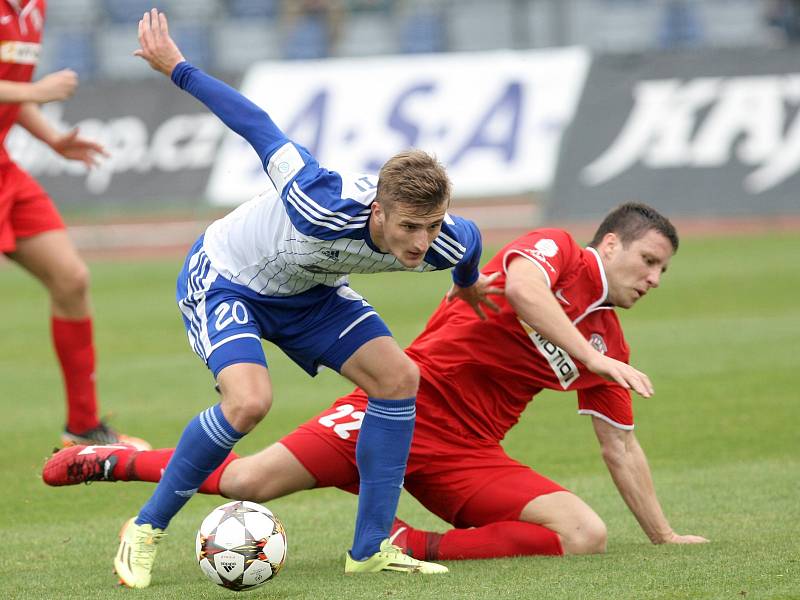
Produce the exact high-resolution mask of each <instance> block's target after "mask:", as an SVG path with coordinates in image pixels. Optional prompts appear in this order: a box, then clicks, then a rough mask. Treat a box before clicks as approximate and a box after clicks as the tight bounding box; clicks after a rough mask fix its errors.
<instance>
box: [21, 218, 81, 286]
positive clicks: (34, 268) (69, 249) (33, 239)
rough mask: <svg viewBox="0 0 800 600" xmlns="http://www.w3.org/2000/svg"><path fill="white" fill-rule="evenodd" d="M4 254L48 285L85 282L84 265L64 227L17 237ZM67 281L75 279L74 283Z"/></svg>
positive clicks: (68, 284)
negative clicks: (13, 248)
mask: <svg viewBox="0 0 800 600" xmlns="http://www.w3.org/2000/svg"><path fill="white" fill-rule="evenodd" d="M16 246H17V247H16V249H15V250H14V251H13V252H9V253H8V257H9V258H11V259H12V260H13V261H15V262H16V263H18V264H19V265H20V266H21V267H23V268H24V269H25V270H26V271H28V272H30V273H31V274H32V275H33V276H34V277H36V278H37V279H39V280H40V281H41V282H42V283H43V284H44V285H45V286H46V287H47V288H48V289H51V290H54V291H57V290H58V288H60V287H80V288H81V289H83V288H84V287H85V285H86V283H87V282H88V276H89V275H88V269H87V267H86V264H85V263H84V262H83V259H81V257H80V256H79V255H78V251H77V249H76V248H75V245H74V244H73V242H72V240H71V239H70V237H69V235H68V234H67V232H66V230H64V229H53V230H50V231H45V232H42V233H37V234H34V235H32V236H30V237H24V238H18V239H17V242H16ZM70 282H75V283H74V285H73V284H71V283H70Z"/></svg>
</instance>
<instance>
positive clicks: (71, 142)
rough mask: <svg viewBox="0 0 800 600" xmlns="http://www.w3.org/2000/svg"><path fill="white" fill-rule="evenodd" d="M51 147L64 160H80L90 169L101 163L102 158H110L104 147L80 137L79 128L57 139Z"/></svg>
mask: <svg viewBox="0 0 800 600" xmlns="http://www.w3.org/2000/svg"><path fill="white" fill-rule="evenodd" d="M50 147H51V148H52V149H53V150H55V151H56V152H58V153H59V154H60V155H61V156H63V157H64V158H68V159H69V160H79V161H81V162H82V163H83V164H85V165H86V166H87V167H88V168H89V169H91V168H92V167H96V166H97V165H98V164H99V163H100V157H101V156H108V152H106V149H105V148H103V146H102V145H100V144H98V143H97V142H93V141H91V140H87V139H86V138H82V137H80V136H79V135H78V128H77V127H76V128H75V129H72V130H71V131H68V132H67V133H65V134H64V135H62V136H59V137H58V138H56V139H55V140H54V141H53V142H52V143H51V144H50Z"/></svg>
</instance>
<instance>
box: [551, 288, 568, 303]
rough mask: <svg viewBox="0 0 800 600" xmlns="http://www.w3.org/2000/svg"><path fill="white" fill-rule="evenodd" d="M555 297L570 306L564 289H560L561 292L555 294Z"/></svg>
mask: <svg viewBox="0 0 800 600" xmlns="http://www.w3.org/2000/svg"><path fill="white" fill-rule="evenodd" d="M554 296H555V297H556V298H558V301H559V302H561V304H569V300H567V299H566V298H564V290H563V288H562V289H559V290H556V293H555V294H554Z"/></svg>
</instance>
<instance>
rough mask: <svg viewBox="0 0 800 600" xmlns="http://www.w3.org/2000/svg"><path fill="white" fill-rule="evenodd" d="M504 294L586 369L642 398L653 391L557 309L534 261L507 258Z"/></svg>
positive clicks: (525, 318) (644, 377)
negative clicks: (602, 351)
mask: <svg viewBox="0 0 800 600" xmlns="http://www.w3.org/2000/svg"><path fill="white" fill-rule="evenodd" d="M506 297H507V298H508V301H509V303H510V304H511V306H513V307H514V310H515V311H516V313H517V315H519V316H520V317H521V318H522V320H523V321H525V322H526V323H527V324H528V325H530V326H531V327H533V328H534V329H535V330H536V331H538V332H539V333H541V334H542V335H543V336H544V337H546V338H547V339H548V340H550V341H551V342H552V343H554V344H555V345H557V346H559V347H561V348H563V349H564V350H565V351H566V352H567V354H569V355H570V356H572V357H573V358H577V359H578V360H579V361H581V362H582V363H583V364H584V365H586V368H587V369H589V370H590V371H592V372H593V373H597V374H598V375H600V376H601V377H605V378H606V379H609V380H610V381H615V382H617V383H618V384H619V385H621V386H622V387H624V388H626V389H632V390H633V391H635V392H636V393H637V394H639V395H640V396H643V397H644V398H649V397H650V396H652V395H653V393H654V390H653V385H652V383H650V379H649V378H648V377H647V375H645V374H644V373H642V372H641V371H638V370H637V369H634V368H633V367H632V366H630V365H628V364H626V363H624V362H621V361H618V360H615V359H613V358H610V357H608V356H604V355H603V354H600V353H599V352H598V351H597V350H595V349H594V348H593V347H592V345H591V344H590V343H589V342H588V340H586V338H584V337H583V335H582V334H581V332H580V331H578V329H577V328H576V327H575V326H574V325H573V324H572V322H571V321H570V320H569V317H567V315H566V313H565V312H564V311H563V310H562V309H561V306H560V305H559V303H558V300H556V298H555V296H554V295H553V292H552V290H551V289H550V287H549V286H548V283H547V281H546V280H545V277H544V275H543V274H542V272H541V271H540V270H539V268H538V267H537V266H536V265H534V264H533V263H531V262H530V261H528V260H524V259H514V260H512V261H511V263H510V264H509V265H508V268H507V278H506Z"/></svg>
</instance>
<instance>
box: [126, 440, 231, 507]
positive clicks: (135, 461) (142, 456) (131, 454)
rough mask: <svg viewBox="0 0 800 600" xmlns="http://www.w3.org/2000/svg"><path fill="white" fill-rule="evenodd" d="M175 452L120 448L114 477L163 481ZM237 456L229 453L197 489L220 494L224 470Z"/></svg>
mask: <svg viewBox="0 0 800 600" xmlns="http://www.w3.org/2000/svg"><path fill="white" fill-rule="evenodd" d="M174 452H175V448H162V449H160V450H145V451H143V452H137V451H133V450H131V451H129V450H120V451H119V452H117V453H116V454H117V456H119V461H118V462H117V466H116V467H114V478H115V479H117V480H119V481H152V482H153V483H157V482H159V481H161V475H162V474H163V473H164V469H166V468H167V463H168V462H169V459H170V458H172V454H173V453H174ZM237 458H239V455H238V454H236V453H235V452H231V453H230V454H228V456H227V457H226V458H225V460H224V461H222V464H221V465H220V466H218V467H217V468H216V469H215V470H214V472H213V473H211V475H209V476H208V477H207V478H206V480H205V481H204V482H203V483H202V484H201V485H200V487H199V488H198V490H197V491H198V492H200V493H201V494H212V495H216V496H220V495H221V494H220V491H219V480H220V478H221V477H222V472H223V471H224V470H225V469H226V468H227V467H228V465H229V464H231V462H233V461H234V460H236V459H237Z"/></svg>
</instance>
